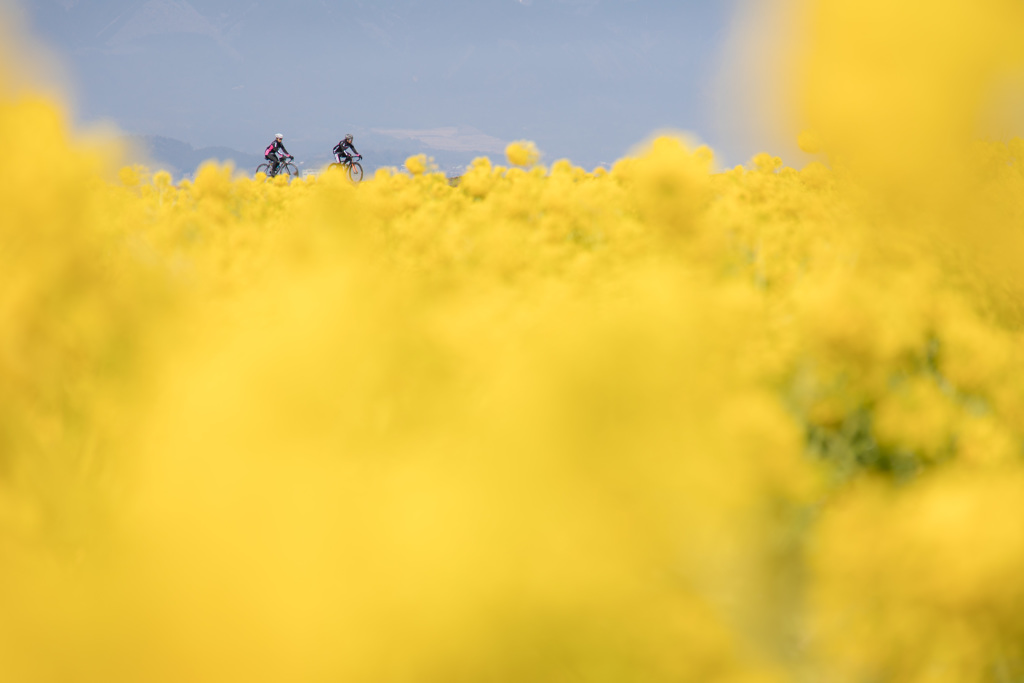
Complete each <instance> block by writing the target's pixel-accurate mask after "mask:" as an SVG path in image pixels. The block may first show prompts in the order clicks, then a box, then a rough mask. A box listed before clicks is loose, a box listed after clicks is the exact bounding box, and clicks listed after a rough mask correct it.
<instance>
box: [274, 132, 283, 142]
mask: <svg viewBox="0 0 1024 683" xmlns="http://www.w3.org/2000/svg"><path fill="white" fill-rule="evenodd" d="M274 137H275V138H277V139H278V140H281V139H282V138H284V136H283V135H281V134H280V133H278V134H277V135H275V136H274Z"/></svg>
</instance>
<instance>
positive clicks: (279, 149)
mask: <svg viewBox="0 0 1024 683" xmlns="http://www.w3.org/2000/svg"><path fill="white" fill-rule="evenodd" d="M283 139H284V136H283V135H281V134H280V133H278V134H277V135H275V136H274V141H273V142H271V143H270V144H269V145H267V148H266V149H265V150H264V151H263V158H264V159H266V160H267V161H269V162H270V175H274V174H276V173H277V167H278V165H279V164H280V163H281V160H282V159H286V158H287V159H294V158H295V157H293V156H292V155H291V154H289V153H288V150H286V149H285V148H284V143H283V142H281V141H282V140H283Z"/></svg>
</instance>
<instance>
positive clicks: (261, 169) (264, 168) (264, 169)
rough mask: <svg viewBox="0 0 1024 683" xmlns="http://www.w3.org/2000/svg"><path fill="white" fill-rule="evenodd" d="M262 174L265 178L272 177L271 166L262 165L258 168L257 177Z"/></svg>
mask: <svg viewBox="0 0 1024 683" xmlns="http://www.w3.org/2000/svg"><path fill="white" fill-rule="evenodd" d="M260 173H262V174H263V175H265V176H268V177H269V176H270V164H260V165H259V166H257V167H256V175H259V174H260Z"/></svg>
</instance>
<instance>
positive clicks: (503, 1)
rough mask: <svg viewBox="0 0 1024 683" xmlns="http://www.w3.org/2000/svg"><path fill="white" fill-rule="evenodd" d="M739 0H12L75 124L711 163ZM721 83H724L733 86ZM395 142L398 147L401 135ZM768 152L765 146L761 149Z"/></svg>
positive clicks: (310, 149) (258, 140) (213, 136)
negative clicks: (649, 141) (521, 143)
mask: <svg viewBox="0 0 1024 683" xmlns="http://www.w3.org/2000/svg"><path fill="white" fill-rule="evenodd" d="M738 4H739V0H721V1H716V2H709V1H703V0H702V1H697V0H675V1H671V2H666V1H655V0H446V1H444V2H433V1H426V0H380V1H377V2H371V1H364V2H348V1H341V2H331V1H328V0H289V1H288V2H263V1H257V0H22V1H21V2H20V13H21V15H22V18H23V21H24V22H25V23H26V25H27V26H28V30H29V31H30V32H31V33H32V34H34V35H35V36H36V37H37V38H38V39H40V40H41V41H42V42H43V43H45V44H46V45H49V46H50V47H51V48H52V49H53V50H54V51H55V52H56V53H57V55H58V57H59V59H60V61H61V63H62V64H63V65H64V66H63V68H64V70H65V72H66V81H67V82H68V83H70V84H71V90H72V95H71V98H72V102H73V104H74V109H75V113H76V118H77V119H78V121H80V122H82V123H89V122H94V121H99V120H104V121H110V122H112V123H114V124H115V125H117V126H118V127H119V128H120V129H122V130H124V131H125V132H128V133H135V134H150V135H163V136H167V137H173V138H177V139H180V140H183V141H185V142H188V143H189V144H192V145H194V146H196V147H203V146H215V145H217V146H227V147H232V148H235V149H239V150H244V151H249V152H252V151H260V150H262V147H263V146H264V145H265V144H266V143H267V142H268V141H269V139H270V138H272V136H273V134H274V133H276V132H282V133H284V134H285V136H286V142H287V143H289V149H290V150H291V151H292V152H293V153H295V154H296V155H303V156H305V155H311V154H315V153H322V152H323V151H324V149H325V148H326V149H327V150H328V151H329V147H330V146H331V145H333V143H334V142H336V141H337V139H338V138H339V137H340V136H341V135H342V134H344V133H346V132H352V133H353V134H355V135H356V142H357V146H359V143H360V142H362V143H363V147H367V149H365V151H364V149H362V148H361V149H360V151H364V153H369V152H370V151H371V150H372V148H373V146H374V145H384V144H387V145H392V146H400V145H402V144H405V143H415V144H417V145H419V146H420V147H421V148H425V149H427V150H428V151H429V150H430V149H436V150H438V152H439V153H440V152H442V151H443V150H445V149H459V150H462V151H469V152H472V151H479V152H480V153H486V154H490V155H491V156H492V157H498V156H500V152H499V151H498V150H500V149H501V148H502V147H503V145H504V144H505V143H507V142H508V141H511V140H515V139H529V140H533V141H535V142H536V143H537V145H538V146H539V147H540V149H541V150H542V151H543V152H544V153H545V159H546V160H549V161H550V160H553V159H557V158H563V157H565V158H569V159H571V160H572V161H574V162H575V163H578V164H581V165H584V166H587V167H592V166H595V165H597V164H601V163H609V162H612V161H614V160H615V159H617V158H620V157H621V156H623V155H625V154H627V153H628V152H629V150H630V149H631V147H633V146H634V145H635V144H637V143H638V142H641V141H642V140H644V139H645V138H647V137H648V136H649V135H650V134H651V133H653V132H655V131H657V130H662V129H675V130H681V131H688V132H690V133H692V134H693V135H694V136H695V137H696V138H698V139H699V140H701V141H703V142H707V143H709V144H711V145H712V147H714V148H715V149H716V152H717V153H718V155H719V157H720V158H721V160H722V161H723V162H724V163H726V164H729V165H731V164H735V163H742V162H745V161H746V160H747V159H749V158H750V156H752V155H753V154H754V153H756V152H758V151H762V150H761V149H759V148H758V147H757V145H756V143H752V142H751V140H750V139H749V138H750V136H749V135H745V133H746V132H749V131H746V132H744V131H741V130H740V129H741V128H742V127H743V125H744V124H743V123H742V122H740V121H738V119H737V117H736V109H737V108H738V107H741V106H742V105H740V104H738V103H737V102H735V101H733V99H731V98H732V95H730V90H729V87H723V85H722V78H723V76H722V73H723V64H725V63H726V61H727V60H726V59H725V52H726V50H727V49H728V46H729V44H730V42H731V43H732V44H733V46H734V45H735V40H736V34H735V30H734V24H733V21H732V19H733V16H734V13H735V12H736V10H737V6H738ZM734 86H735V84H733V90H735V87H734ZM403 141H404V142H403ZM769 151H774V150H769Z"/></svg>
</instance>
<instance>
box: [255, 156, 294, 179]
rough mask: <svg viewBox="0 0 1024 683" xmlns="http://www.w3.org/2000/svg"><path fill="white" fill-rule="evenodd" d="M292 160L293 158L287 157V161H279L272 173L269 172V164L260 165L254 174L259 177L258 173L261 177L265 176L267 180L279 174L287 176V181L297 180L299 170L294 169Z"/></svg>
mask: <svg viewBox="0 0 1024 683" xmlns="http://www.w3.org/2000/svg"><path fill="white" fill-rule="evenodd" d="M294 158H295V157H288V159H287V160H283V161H281V162H280V163H279V164H278V165H277V170H276V171H274V172H271V170H270V164H260V165H259V166H257V167H256V174H257V175H259V174H260V173H262V174H263V175H265V176H267V177H268V178H273V177H274V176H276V175H280V174H281V173H284V174H285V175H287V176H288V178H289V180H290V179H292V178H298V177H299V169H297V168H296V167H295V164H293V163H292V160H293V159H294Z"/></svg>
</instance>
